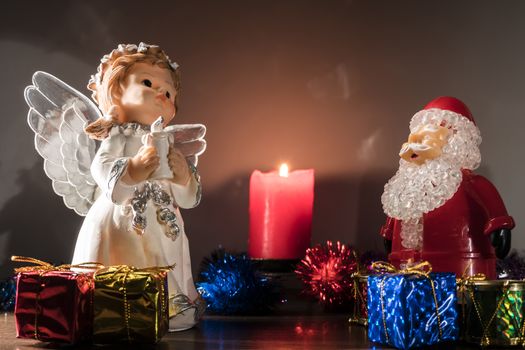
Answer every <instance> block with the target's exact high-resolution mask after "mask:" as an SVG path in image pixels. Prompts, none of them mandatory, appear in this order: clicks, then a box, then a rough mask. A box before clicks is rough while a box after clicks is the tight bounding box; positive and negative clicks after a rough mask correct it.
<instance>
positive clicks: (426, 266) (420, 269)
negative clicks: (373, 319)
mask: <svg viewBox="0 0 525 350" xmlns="http://www.w3.org/2000/svg"><path fill="white" fill-rule="evenodd" d="M372 269H374V270H375V271H376V272H378V273H380V274H383V275H384V276H383V278H382V279H381V282H380V284H379V289H380V300H381V314H382V317H383V328H384V330H385V337H386V341H387V343H390V337H389V336H388V331H387V328H386V316H385V305H384V298H383V294H384V284H385V279H386V277H388V276H387V275H392V274H395V275H417V276H421V277H424V278H426V279H427V280H428V281H429V283H430V286H431V287H432V296H433V297H434V305H435V307H436V319H437V325H438V330H439V340H441V339H442V337H443V331H442V329H441V318H440V317H439V304H438V301H437V296H436V288H435V286H434V281H432V278H430V273H431V272H432V265H431V264H430V263H429V262H428V261H422V262H420V263H417V264H414V265H409V266H407V267H406V268H404V269H401V270H399V269H397V268H396V267H395V266H394V265H392V264H390V263H387V262H385V261H376V262H373V263H372Z"/></svg>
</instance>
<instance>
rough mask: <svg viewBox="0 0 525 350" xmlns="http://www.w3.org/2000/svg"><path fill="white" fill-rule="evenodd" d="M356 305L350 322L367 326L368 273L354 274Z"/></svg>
mask: <svg viewBox="0 0 525 350" xmlns="http://www.w3.org/2000/svg"><path fill="white" fill-rule="evenodd" d="M353 288H354V298H353V300H354V305H353V309H352V316H351V317H350V319H349V322H350V323H354V324H359V325H362V326H366V325H367V324H368V306H367V301H366V295H367V293H368V275H360V274H356V276H354V286H353Z"/></svg>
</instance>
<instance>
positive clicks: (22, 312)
mask: <svg viewBox="0 0 525 350" xmlns="http://www.w3.org/2000/svg"><path fill="white" fill-rule="evenodd" d="M12 260H13V261H24V262H31V263H34V264H36V265H37V266H27V267H22V268H19V269H16V270H15V272H17V291H16V304H15V322H16V334H17V337H18V338H31V339H38V340H42V341H46V342H55V343H68V344H75V343H79V342H83V341H88V340H89V339H91V333H92V321H93V313H92V312H93V276H92V275H93V274H92V273H80V272H75V271H71V269H70V268H71V266H70V265H61V266H53V265H51V264H49V263H46V262H43V261H40V260H36V259H32V258H24V257H13V258H12Z"/></svg>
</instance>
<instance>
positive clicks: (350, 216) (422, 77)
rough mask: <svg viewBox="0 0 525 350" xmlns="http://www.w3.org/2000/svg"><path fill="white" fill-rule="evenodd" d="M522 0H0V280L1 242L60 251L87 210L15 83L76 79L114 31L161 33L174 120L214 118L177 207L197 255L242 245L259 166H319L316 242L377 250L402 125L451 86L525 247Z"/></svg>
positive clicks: (90, 69) (132, 37)
mask: <svg viewBox="0 0 525 350" xmlns="http://www.w3.org/2000/svg"><path fill="white" fill-rule="evenodd" d="M524 18H525V2H523V1H474V0H472V1H455V0H454V1H453V0H450V1H417V0H414V1H391V0H386V1H365V0H363V1H351V0H347V1H321V0H319V1H305V0H296V1H294V0H287V1H234V0H225V1H215V0H198V1H129V0H128V1H20V0H19V1H16V2H15V1H4V2H3V3H2V4H1V5H0V53H1V55H0V67H1V68H0V69H1V70H2V75H1V76H2V80H1V84H0V89H1V91H0V106H1V109H0V118H1V119H0V120H1V127H0V179H1V181H2V182H1V185H0V264H1V268H0V277H2V276H6V275H8V274H9V272H10V268H11V267H12V265H11V264H10V263H8V258H9V256H11V255H12V254H20V255H30V256H34V257H38V258H42V259H46V260H51V261H54V262H60V261H64V262H67V261H69V259H70V258H71V256H72V252H73V247H74V243H75V239H76V234H77V231H78V229H79V227H80V225H81V222H82V218H80V217H79V216H77V215H76V214H75V213H74V212H73V211H71V210H68V209H66V208H65V206H64V205H63V203H62V200H61V199H60V198H59V197H57V196H56V195H55V194H54V193H53V191H52V189H51V183H50V181H49V180H48V179H47V177H46V175H45V174H44V172H43V170H42V161H41V159H40V158H39V156H38V155H37V153H36V152H35V151H34V149H33V135H32V133H31V131H30V130H29V128H28V127H27V124H26V121H25V118H26V106H25V102H24V100H23V89H24V87H25V86H26V85H28V84H30V82H31V75H32V73H33V72H34V71H35V70H44V71H48V72H51V73H53V74H55V75H57V76H58V77H60V78H62V79H63V80H65V81H67V82H68V83H70V84H71V85H72V86H74V87H75V88H77V89H79V90H80V91H82V92H85V93H87V90H86V88H85V85H86V83H87V80H88V79H89V76H90V75H91V74H93V73H94V72H95V70H96V67H97V65H98V61H99V59H100V58H101V56H102V55H103V54H105V53H108V52H109V51H110V50H111V49H112V48H114V47H115V46H116V45H117V44H118V43H121V42H124V43H138V42H140V41H145V42H149V43H157V44H159V45H160V46H161V47H163V48H164V49H165V50H166V51H167V52H168V54H169V55H170V56H171V57H172V58H173V59H175V60H176V61H177V62H179V63H180V64H181V66H182V72H183V94H182V96H181V110H180V114H179V115H178V116H177V120H178V122H180V123H191V122H201V123H204V124H206V125H207V127H208V135H207V140H208V150H207V151H206V153H205V155H204V156H203V157H202V158H201V163H200V172H201V175H202V178H203V181H204V199H203V202H202V204H201V205H200V206H199V207H198V208H196V209H192V210H188V211H184V212H183V215H184V218H185V221H186V226H187V233H188V236H189V238H190V242H191V250H192V257H193V265H194V269H197V267H198V263H199V262H200V260H201V258H202V257H203V256H204V255H207V254H208V253H209V252H211V250H212V249H214V248H215V247H217V246H218V245H222V246H224V247H226V248H228V249H233V250H237V251H243V250H245V249H246V247H247V238H248V212H247V206H248V181H249V175H250V173H251V172H252V171H253V169H260V170H270V169H274V168H276V167H277V165H278V164H279V163H280V162H281V161H288V162H289V164H290V165H291V167H292V168H314V169H315V171H316V185H315V191H316V197H315V209H314V225H313V242H314V243H315V242H321V241H324V240H342V241H344V242H348V243H351V244H353V245H355V246H357V247H359V248H361V249H381V248H382V245H381V241H380V240H379V238H378V235H377V232H378V228H379V227H380V225H381V224H382V221H383V220H384V216H383V213H382V209H381V204H380V195H381V193H382V189H383V185H384V183H385V182H386V181H387V180H388V178H389V177H390V176H392V174H393V173H394V172H395V170H396V168H397V162H398V158H397V152H398V150H399V147H400V145H401V143H402V142H403V140H404V139H405V138H406V136H407V134H408V122H409V120H410V118H411V116H412V115H413V114H414V113H415V112H417V111H418V110H419V109H420V108H421V107H422V106H423V105H424V104H425V103H426V102H428V101H430V100H431V99H432V98H434V97H436V96H439V95H453V96H457V97H459V98H461V99H463V100H464V101H465V102H466V103H467V104H468V105H469V106H470V108H471V110H472V112H473V113H474V116H475V118H476V122H477V124H478V126H479V127H480V129H481V132H482V136H483V139H484V141H483V144H482V156H483V162H482V166H481V168H480V170H479V172H480V173H482V174H484V175H485V176H487V177H489V178H490V179H491V180H492V181H493V182H494V183H495V184H496V186H497V187H498V188H499V190H500V192H501V194H502V196H503V197H504V199H505V200H506V203H507V207H508V210H509V212H510V213H511V214H512V215H514V217H515V219H516V221H517V223H518V226H517V228H516V229H515V231H514V247H516V248H523V247H525V238H524V237H523V232H522V228H521V222H522V221H523V220H525V214H524V213H523V208H524V206H525V199H524V198H525V189H524V186H523V183H522V181H523V180H522V178H523V173H524V172H525V165H524V163H525V162H524V158H525V157H524V156H523V153H522V152H523V151H522V150H523V149H524V146H525V140H524V138H523V133H524V131H525V116H524V114H525V113H524V112H525V107H523V100H524V98H525V88H524V87H523V81H524V80H525V61H524V56H525V21H524V20H523V19H524Z"/></svg>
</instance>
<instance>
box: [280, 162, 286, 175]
mask: <svg viewBox="0 0 525 350" xmlns="http://www.w3.org/2000/svg"><path fill="white" fill-rule="evenodd" d="M279 176H282V177H288V164H286V163H283V164H281V167H280V168H279Z"/></svg>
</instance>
